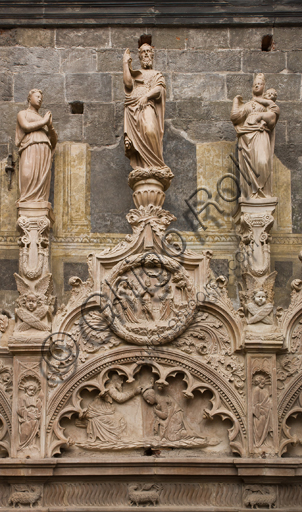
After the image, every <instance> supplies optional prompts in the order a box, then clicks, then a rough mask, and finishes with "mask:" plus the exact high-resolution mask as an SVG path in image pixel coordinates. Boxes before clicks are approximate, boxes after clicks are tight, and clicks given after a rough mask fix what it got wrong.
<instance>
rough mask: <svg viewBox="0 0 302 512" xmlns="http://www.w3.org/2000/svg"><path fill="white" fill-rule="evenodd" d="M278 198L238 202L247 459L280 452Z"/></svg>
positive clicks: (280, 339) (280, 337)
mask: <svg viewBox="0 0 302 512" xmlns="http://www.w3.org/2000/svg"><path fill="white" fill-rule="evenodd" d="M277 203H278V199H277V198H276V197H267V198H263V199H259V198H258V199H256V198H251V199H245V198H240V199H239V207H238V210H237V212H236V214H235V217H234V219H235V223H236V225H237V233H238V235H239V239H240V242H239V251H238V254H240V257H239V258H237V259H239V261H240V265H241V279H240V280H239V287H240V291H239V296H240V302H241V306H242V307H241V308H240V310H239V313H240V314H241V316H242V319H243V322H244V324H245V327H244V330H243V333H242V346H243V347H244V348H245V350H246V351H247V352H250V353H248V354H247V405H248V407H247V420H248V452H249V455H250V456H251V457H264V458H265V457H275V456H276V455H277V453H278V414H277V377H276V352H277V351H278V350H280V349H281V348H282V347H283V344H284V336H283V334H282V332H281V330H280V327H279V325H278V318H277V317H276V314H275V312H274V300H273V297H274V283H275V278H276V274H277V273H276V272H271V269H270V230H271V228H272V226H273V224H274V217H273V214H274V212H275V208H276V206H277Z"/></svg>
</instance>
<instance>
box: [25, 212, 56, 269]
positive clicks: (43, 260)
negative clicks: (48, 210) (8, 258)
mask: <svg viewBox="0 0 302 512" xmlns="http://www.w3.org/2000/svg"><path fill="white" fill-rule="evenodd" d="M17 226H18V229H19V231H20V232H21V236H20V238H19V246H20V256H19V270H20V273H21V275H22V276H24V277H27V278H28V279H37V278H38V277H40V276H41V275H42V274H44V273H46V272H48V255H49V250H48V244H49V240H48V236H49V229H50V220H49V219H48V218H47V217H46V216H41V217H25V216H24V215H22V216H20V217H19V218H18V221H17Z"/></svg>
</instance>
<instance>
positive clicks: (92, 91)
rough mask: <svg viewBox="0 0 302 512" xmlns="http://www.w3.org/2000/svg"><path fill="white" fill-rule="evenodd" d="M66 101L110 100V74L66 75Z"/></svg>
mask: <svg viewBox="0 0 302 512" xmlns="http://www.w3.org/2000/svg"><path fill="white" fill-rule="evenodd" d="M66 98H67V101H68V102H70V101H84V102H89V103H90V102H92V101H100V102H109V101H112V87H111V76H110V75H109V74H106V73H74V74H70V75H69V74H68V75H66Z"/></svg>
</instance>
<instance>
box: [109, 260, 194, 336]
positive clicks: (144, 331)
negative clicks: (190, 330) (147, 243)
mask: <svg viewBox="0 0 302 512" xmlns="http://www.w3.org/2000/svg"><path fill="white" fill-rule="evenodd" d="M195 297H196V291H195V288H194V286H193V282H192V281H191V279H190V278H189V275H188V273H187V272H186V270H185V269H184V267H182V265H180V264H179V263H178V262H176V261H175V260H173V259H172V258H170V257H168V256H164V255H161V256H159V255H157V254H156V253H141V254H136V255H133V256H129V257H128V258H126V259H125V260H123V261H121V262H120V263H119V264H118V265H116V266H115V267H114V268H113V269H112V271H111V272H110V274H109V275H108V276H107V277H106V279H105V281H104V283H103V285H102V289H101V302H100V306H101V311H102V314H103V317H104V319H105V321H106V322H108V326H109V328H110V329H111V330H112V331H113V332H114V333H115V334H116V335H117V336H119V337H120V338H122V339H123V340H124V341H126V342H127V343H133V344H134V345H154V346H156V345H164V344H166V343H168V342H170V341H172V340H173V339H175V338H176V337H177V336H178V335H179V334H181V333H182V332H183V331H184V330H185V329H186V328H187V326H188V325H189V324H190V322H191V321H192V320H193V318H194V314H195V309H196V300H195Z"/></svg>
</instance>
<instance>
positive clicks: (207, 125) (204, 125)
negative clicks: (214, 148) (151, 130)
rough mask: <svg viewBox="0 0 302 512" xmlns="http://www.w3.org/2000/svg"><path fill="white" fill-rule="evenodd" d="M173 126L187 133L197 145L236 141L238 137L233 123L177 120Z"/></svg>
mask: <svg viewBox="0 0 302 512" xmlns="http://www.w3.org/2000/svg"><path fill="white" fill-rule="evenodd" d="M173 126H174V127H175V128H177V129H178V130H183V131H185V132H186V133H187V135H188V137H189V138H190V139H191V140H194V141H196V142H197V143H202V142H217V141H220V140H230V141H231V140H234V139H235V137H236V134H235V130H234V126H233V124H232V123H231V121H220V122H219V121H213V122H211V121H184V120H182V119H176V120H174V121H173Z"/></svg>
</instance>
